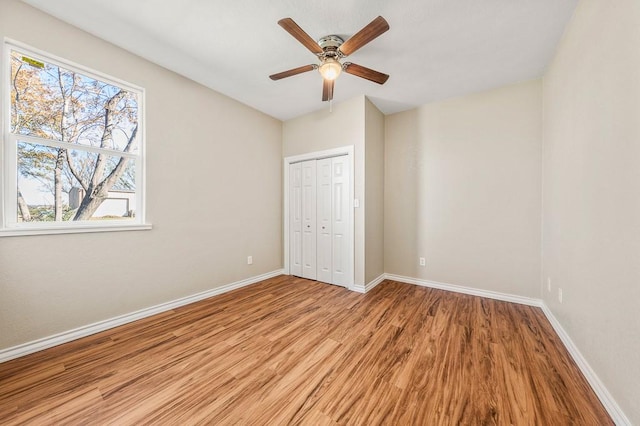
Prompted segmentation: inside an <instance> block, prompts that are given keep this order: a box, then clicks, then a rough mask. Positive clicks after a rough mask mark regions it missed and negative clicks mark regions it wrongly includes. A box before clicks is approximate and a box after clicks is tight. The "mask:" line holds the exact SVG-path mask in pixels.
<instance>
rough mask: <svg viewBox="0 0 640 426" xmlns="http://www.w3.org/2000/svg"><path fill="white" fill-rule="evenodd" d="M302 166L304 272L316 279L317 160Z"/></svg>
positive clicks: (303, 274)
mask: <svg viewBox="0 0 640 426" xmlns="http://www.w3.org/2000/svg"><path fill="white" fill-rule="evenodd" d="M300 165H301V168H302V274H301V276H302V277H303V278H309V279H311V280H315V279H316V277H317V271H316V268H317V263H316V160H310V161H303V162H302V163H300Z"/></svg>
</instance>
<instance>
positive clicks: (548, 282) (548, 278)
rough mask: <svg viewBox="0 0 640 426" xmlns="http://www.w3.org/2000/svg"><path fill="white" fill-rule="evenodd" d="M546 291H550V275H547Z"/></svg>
mask: <svg viewBox="0 0 640 426" xmlns="http://www.w3.org/2000/svg"><path fill="white" fill-rule="evenodd" d="M547 291H549V292H551V277H547Z"/></svg>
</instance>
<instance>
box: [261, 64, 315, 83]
mask: <svg viewBox="0 0 640 426" xmlns="http://www.w3.org/2000/svg"><path fill="white" fill-rule="evenodd" d="M317 67H318V66H317V65H303V66H301V67H298V68H293V69H290V70H287V71H282V72H279V73H277V74H272V75H270V76H269V78H270V79H271V80H280V79H281V78H286V77H291V76H293V75H298V74H302V73H303V72H307V71H313V70H314V69H316V68H317Z"/></svg>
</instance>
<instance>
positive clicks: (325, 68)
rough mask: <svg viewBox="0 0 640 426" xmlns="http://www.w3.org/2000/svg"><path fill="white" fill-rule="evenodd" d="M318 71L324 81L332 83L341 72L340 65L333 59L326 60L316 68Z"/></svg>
mask: <svg viewBox="0 0 640 426" xmlns="http://www.w3.org/2000/svg"><path fill="white" fill-rule="evenodd" d="M318 71H320V74H321V75H322V78H324V79H325V80H329V81H333V80H335V79H336V78H338V76H339V75H340V73H341V72H342V65H341V64H340V62H338V61H337V60H336V59H334V58H326V59H325V60H324V61H323V62H322V64H321V65H320V66H319V67H318Z"/></svg>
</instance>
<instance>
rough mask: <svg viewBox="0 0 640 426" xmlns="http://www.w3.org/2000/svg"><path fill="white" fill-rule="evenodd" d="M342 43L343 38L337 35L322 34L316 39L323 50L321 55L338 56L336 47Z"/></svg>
mask: <svg viewBox="0 0 640 426" xmlns="http://www.w3.org/2000/svg"><path fill="white" fill-rule="evenodd" d="M342 43H344V40H343V39H342V38H340V37H338V36H337V35H328V36H324V37H322V38H321V39H319V40H318V44H319V45H320V47H321V48H322V50H324V54H323V55H322V56H325V57H327V56H330V57H331V56H339V54H338V48H339V47H340V46H341V45H342Z"/></svg>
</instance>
